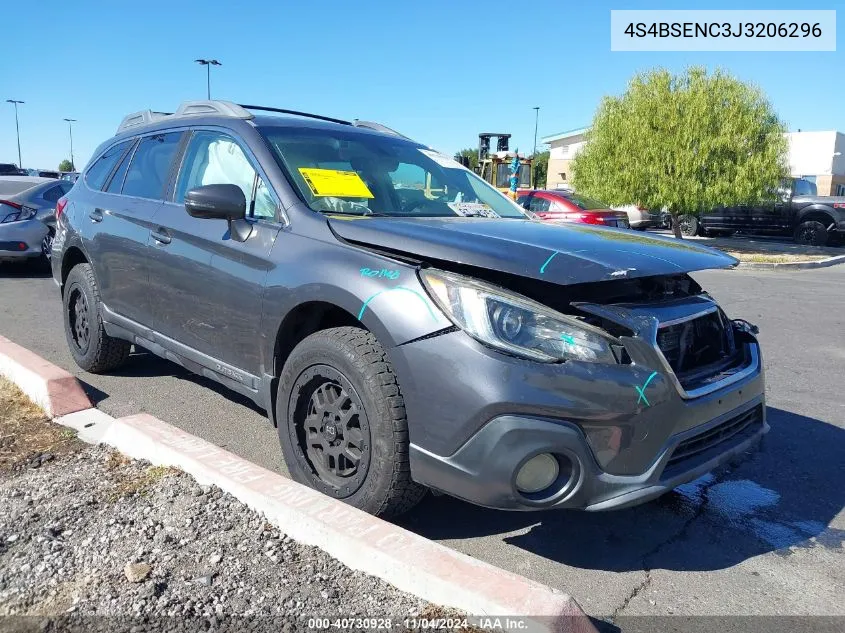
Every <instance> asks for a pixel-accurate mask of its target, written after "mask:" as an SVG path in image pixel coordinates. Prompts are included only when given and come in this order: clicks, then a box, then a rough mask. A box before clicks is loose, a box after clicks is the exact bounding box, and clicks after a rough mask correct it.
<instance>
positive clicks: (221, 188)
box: [185, 185, 246, 222]
mask: <svg viewBox="0 0 845 633" xmlns="http://www.w3.org/2000/svg"><path fill="white" fill-rule="evenodd" d="M185 210H186V211H187V212H188V215H190V216H191V217H193V218H200V219H203V220H226V221H228V222H232V221H233V220H243V219H244V218H245V217H246V197H245V196H244V192H243V191H242V190H241V188H240V187H238V186H237V185H203V186H202V187H195V188H194V189H191V190H190V191H188V193H186V194H185Z"/></svg>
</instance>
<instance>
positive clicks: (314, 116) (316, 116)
mask: <svg viewBox="0 0 845 633" xmlns="http://www.w3.org/2000/svg"><path fill="white" fill-rule="evenodd" d="M238 105H239V106H241V107H242V108H244V109H245V110H258V111H260V112H279V113H280V114H293V115H294V116H304V117H307V118H309V119H319V120H321V121H328V122H330V123H340V124H341V125H352V121H344V120H343V119H335V118H333V117H330V116H323V115H322V114H311V113H310V112H300V111H299V110H288V109H286V108H270V107H268V106H258V105H246V104H243V103H239V104H238Z"/></svg>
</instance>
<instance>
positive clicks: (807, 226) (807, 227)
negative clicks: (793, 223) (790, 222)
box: [793, 220, 828, 246]
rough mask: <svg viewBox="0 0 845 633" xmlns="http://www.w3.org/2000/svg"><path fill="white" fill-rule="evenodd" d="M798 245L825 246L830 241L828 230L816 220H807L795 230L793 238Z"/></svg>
mask: <svg viewBox="0 0 845 633" xmlns="http://www.w3.org/2000/svg"><path fill="white" fill-rule="evenodd" d="M793 237H794V239H795V242H796V243H797V244H806V245H808V246H825V245H826V244H827V240H828V233H827V228H826V227H825V225H824V224H822V223H821V222H817V221H816V220H807V221H806V222H802V223H801V224H799V225H798V226H797V227H796V228H795V235H794V236H793Z"/></svg>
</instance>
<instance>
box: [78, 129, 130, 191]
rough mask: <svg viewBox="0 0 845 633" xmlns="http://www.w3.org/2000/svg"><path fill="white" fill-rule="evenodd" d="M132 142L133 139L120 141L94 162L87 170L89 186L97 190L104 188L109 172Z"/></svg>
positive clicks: (86, 179) (86, 176)
mask: <svg viewBox="0 0 845 633" xmlns="http://www.w3.org/2000/svg"><path fill="white" fill-rule="evenodd" d="M131 143H132V141H124V142H123V143H118V144H117V145H115V146H114V147H110V148H109V149H107V150H106V151H105V153H104V154H103V155H102V156H100V158H98V159H97V160H96V161H94V164H93V165H91V166H90V167H89V168H88V171H87V172H85V182H87V183H88V186H89V187H91V188H92V189H97V190H100V189H102V188H103V185H104V184H105V182H106V178H108V177H109V174H110V173H111V171H112V169H114V166H115V165H116V164H117V161H119V160H120V157H121V156H123V152H124V151H126V148H127V147H129V145H130V144H131Z"/></svg>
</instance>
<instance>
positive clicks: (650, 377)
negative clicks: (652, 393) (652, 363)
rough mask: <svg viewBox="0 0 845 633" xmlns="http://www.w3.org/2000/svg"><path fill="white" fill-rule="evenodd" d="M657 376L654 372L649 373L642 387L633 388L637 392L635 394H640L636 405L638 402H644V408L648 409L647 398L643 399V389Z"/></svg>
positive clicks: (649, 404)
mask: <svg viewBox="0 0 845 633" xmlns="http://www.w3.org/2000/svg"><path fill="white" fill-rule="evenodd" d="M656 375H657V372H656V371H653V372H651V376H649V377H648V378H647V379H646V381H645V382H644V383H643V386H642V387H636V386H635V387H634V389H636V390H637V393H638V394H640V397H639V398H637V404H639V403H640V402H643V401H644V402H645V403H646V406H648V407H650V406H651V403H650V402H649V401H648V398H646V397H645V388H646V387H648V383H650V382H651V381H652V379H653V378H654V377H655V376H656Z"/></svg>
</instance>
